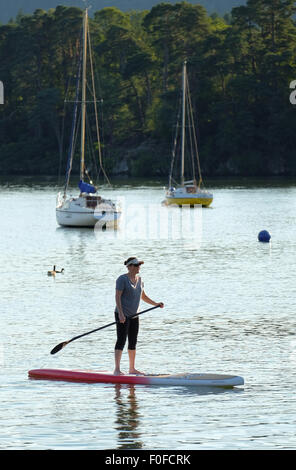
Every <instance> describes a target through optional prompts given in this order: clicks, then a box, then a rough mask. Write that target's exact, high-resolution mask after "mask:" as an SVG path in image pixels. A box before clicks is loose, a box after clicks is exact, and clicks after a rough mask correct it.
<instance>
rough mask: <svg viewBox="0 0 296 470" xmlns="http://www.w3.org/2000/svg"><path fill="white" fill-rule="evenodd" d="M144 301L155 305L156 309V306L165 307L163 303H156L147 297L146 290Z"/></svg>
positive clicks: (143, 292) (143, 293) (143, 295)
mask: <svg viewBox="0 0 296 470" xmlns="http://www.w3.org/2000/svg"><path fill="white" fill-rule="evenodd" d="M142 300H144V302H146V303H147V304H150V305H154V306H155V307H156V306H159V307H160V308H163V307H164V304H163V303H162V302H154V300H151V299H150V298H149V297H148V295H146V293H145V291H144V290H143V291H142Z"/></svg>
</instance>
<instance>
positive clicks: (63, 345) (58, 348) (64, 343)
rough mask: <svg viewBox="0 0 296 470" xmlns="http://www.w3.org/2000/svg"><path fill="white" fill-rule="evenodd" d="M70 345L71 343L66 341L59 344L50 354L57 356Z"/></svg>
mask: <svg viewBox="0 0 296 470" xmlns="http://www.w3.org/2000/svg"><path fill="white" fill-rule="evenodd" d="M68 343H69V341H64V342H63V343H60V344H58V345H57V346H55V347H54V348H53V349H52V350H51V351H50V354H56V353H57V352H59V351H60V350H61V349H63V348H64V347H65V346H67V344H68Z"/></svg>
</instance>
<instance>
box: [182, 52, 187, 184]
mask: <svg viewBox="0 0 296 470" xmlns="http://www.w3.org/2000/svg"><path fill="white" fill-rule="evenodd" d="M186 63H187V62H186V60H184V62H183V74H182V90H183V94H182V142H181V185H182V186H183V185H184V159H185V128H186V114H185V105H186Z"/></svg>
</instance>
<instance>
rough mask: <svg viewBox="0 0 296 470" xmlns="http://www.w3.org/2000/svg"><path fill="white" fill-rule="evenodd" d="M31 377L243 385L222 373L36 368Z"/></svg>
mask: <svg viewBox="0 0 296 470" xmlns="http://www.w3.org/2000/svg"><path fill="white" fill-rule="evenodd" d="M28 375H29V377H30V378H33V379H41V380H62V381H66V382H85V383H112V384H139V385H164V386H168V385H174V386H178V385H180V386H187V387H223V388H225V387H226V388H227V387H230V388H232V387H235V386H237V385H243V384H244V379H243V378H242V377H240V376H234V375H221V374H191V373H185V374H184V373H183V374H176V375H170V374H163V375H130V374H128V375H114V374H112V373H110V372H99V371H91V370H65V369H35V370H30V371H29V373H28Z"/></svg>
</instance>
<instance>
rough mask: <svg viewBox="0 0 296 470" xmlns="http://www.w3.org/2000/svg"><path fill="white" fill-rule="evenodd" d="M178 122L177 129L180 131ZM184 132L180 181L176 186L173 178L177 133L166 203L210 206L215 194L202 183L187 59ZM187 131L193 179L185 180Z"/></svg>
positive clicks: (184, 84) (184, 78)
mask: <svg viewBox="0 0 296 470" xmlns="http://www.w3.org/2000/svg"><path fill="white" fill-rule="evenodd" d="M178 127H179V126H178V123H177V131H178ZM181 128H182V132H181V168H180V183H179V184H177V185H176V186H177V187H175V186H174V180H173V169H174V162H175V159H176V147H177V141H178V134H176V138H175V144H174V149H173V156H172V164H171V171H170V176H169V187H168V190H167V191H166V199H165V204H167V205H178V206H183V205H189V206H195V205H202V206H209V205H210V204H211V202H212V201H213V194H212V193H210V192H209V191H206V190H205V189H202V188H201V185H202V176H201V168H200V162H199V155H198V147H197V138H196V133H195V128H194V122H193V112H192V105H191V98H190V92H189V84H188V77H187V68H186V61H184V63H183V73H182V126H181ZM186 131H188V133H189V139H188V140H189V144H190V145H189V147H190V157H191V175H192V179H191V180H189V181H185V176H184V175H185V149H186V146H185V143H186ZM196 164H197V170H198V176H199V180H198V181H197V179H196V175H195V174H196V169H195V166H196Z"/></svg>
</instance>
